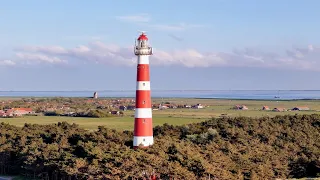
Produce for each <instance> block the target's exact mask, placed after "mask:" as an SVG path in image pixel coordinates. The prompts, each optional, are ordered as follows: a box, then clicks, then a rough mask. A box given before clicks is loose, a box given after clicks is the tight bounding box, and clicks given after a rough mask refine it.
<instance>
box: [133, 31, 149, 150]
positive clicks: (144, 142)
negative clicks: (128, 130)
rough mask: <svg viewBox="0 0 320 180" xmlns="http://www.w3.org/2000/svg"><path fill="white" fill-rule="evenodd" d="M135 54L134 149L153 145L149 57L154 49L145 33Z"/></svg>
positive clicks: (136, 47) (137, 42)
mask: <svg viewBox="0 0 320 180" xmlns="http://www.w3.org/2000/svg"><path fill="white" fill-rule="evenodd" d="M134 54H135V55H136V56H138V65H137V85H136V110H135V120H134V134H133V147H134V148H137V147H138V146H142V147H148V146H150V145H152V144H153V129H152V128H153V127H152V109H151V91H150V72H149V56H150V55H152V47H151V46H149V44H148V38H147V36H146V34H145V33H144V32H142V33H141V35H140V36H139V38H138V39H137V40H136V44H135V47H134Z"/></svg>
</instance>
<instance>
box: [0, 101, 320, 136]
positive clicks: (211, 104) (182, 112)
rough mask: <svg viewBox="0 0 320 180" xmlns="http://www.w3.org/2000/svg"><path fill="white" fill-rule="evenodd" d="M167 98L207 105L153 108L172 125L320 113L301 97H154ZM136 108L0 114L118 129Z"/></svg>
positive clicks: (17, 121)
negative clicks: (88, 113) (85, 113)
mask: <svg viewBox="0 0 320 180" xmlns="http://www.w3.org/2000/svg"><path fill="white" fill-rule="evenodd" d="M161 102H167V103H171V104H202V105H204V106H205V107H204V108H203V109H192V108H177V109H165V110H154V111H153V125H154V126H157V125H162V124H164V123H168V124H171V125H182V124H190V123H196V122H200V121H204V120H208V119H211V118H214V117H220V116H229V117H238V116H246V117H262V116H269V117H273V116H276V115H287V114H290V115H294V114H314V113H320V112H319V110H320V101H316V100H299V101H257V100H219V99H182V98H170V99H153V103H161ZM235 105H245V106H246V107H247V108H248V110H235V109H233V107H234V106H235ZM263 106H268V107H270V109H271V110H269V111H264V110H261V109H262V107H263ZM300 106H307V107H309V108H310V110H309V111H285V112H273V111H272V109H273V108H276V107H280V108H285V109H287V110H290V109H292V108H293V107H300ZM133 119H134V111H133V110H127V111H124V115H123V116H112V117H104V118H87V117H66V116H25V117H19V118H0V122H5V123H9V124H11V125H16V126H19V127H21V126H23V125H24V124H25V123H31V124H54V123H57V122H62V121H66V122H68V123H76V124H78V125H79V126H80V127H81V128H84V129H88V130H96V129H97V128H98V126H106V127H109V128H112V129H117V130H132V129H133Z"/></svg>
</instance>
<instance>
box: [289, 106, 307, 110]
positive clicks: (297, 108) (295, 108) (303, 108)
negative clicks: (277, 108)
mask: <svg viewBox="0 0 320 180" xmlns="http://www.w3.org/2000/svg"><path fill="white" fill-rule="evenodd" d="M309 110H310V108H309V107H306V106H301V107H294V108H292V111H309Z"/></svg>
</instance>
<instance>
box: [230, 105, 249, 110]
mask: <svg viewBox="0 0 320 180" xmlns="http://www.w3.org/2000/svg"><path fill="white" fill-rule="evenodd" d="M233 109H236V110H248V107H247V106H245V105H235V106H234V107H233Z"/></svg>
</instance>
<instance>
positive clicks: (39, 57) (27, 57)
mask: <svg viewBox="0 0 320 180" xmlns="http://www.w3.org/2000/svg"><path fill="white" fill-rule="evenodd" d="M51 52H55V51H54V49H53V50H52V51H51ZM57 52H59V51H57ZM16 56H17V58H18V59H19V60H22V61H23V62H25V63H27V64H30V63H50V64H64V63H67V61H65V60H62V59H60V58H59V57H52V56H47V55H44V54H39V53H21V52H20V53H16Z"/></svg>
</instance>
